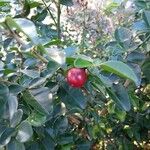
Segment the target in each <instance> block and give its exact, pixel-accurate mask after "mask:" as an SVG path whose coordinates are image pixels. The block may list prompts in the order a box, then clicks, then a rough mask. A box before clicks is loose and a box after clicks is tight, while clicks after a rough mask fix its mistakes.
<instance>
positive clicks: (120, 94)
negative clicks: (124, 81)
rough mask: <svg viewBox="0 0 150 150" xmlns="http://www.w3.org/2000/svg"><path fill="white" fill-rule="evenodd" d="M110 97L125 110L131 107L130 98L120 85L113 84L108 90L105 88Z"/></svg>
mask: <svg viewBox="0 0 150 150" xmlns="http://www.w3.org/2000/svg"><path fill="white" fill-rule="evenodd" d="M106 91H107V92H108V94H109V96H110V98H111V99H112V100H113V101H115V102H116V104H117V105H118V106H119V107H120V108H122V109H123V110H125V111H129V110H130V109H131V104H130V98H129V96H128V93H127V91H126V89H125V88H124V87H123V86H122V85H118V84H117V85H113V88H112V89H111V90H110V89H108V88H106Z"/></svg>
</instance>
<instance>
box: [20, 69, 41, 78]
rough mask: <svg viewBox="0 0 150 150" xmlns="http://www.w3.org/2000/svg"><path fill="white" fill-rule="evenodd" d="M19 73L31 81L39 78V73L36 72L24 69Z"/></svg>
mask: <svg viewBox="0 0 150 150" xmlns="http://www.w3.org/2000/svg"><path fill="white" fill-rule="evenodd" d="M20 71H21V72H22V73H24V74H25V75H27V76H29V77H31V78H33V79H35V78H38V77H40V73H39V71H36V70H29V69H24V70H20Z"/></svg>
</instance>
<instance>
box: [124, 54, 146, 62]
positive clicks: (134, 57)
mask: <svg viewBox="0 0 150 150" xmlns="http://www.w3.org/2000/svg"><path fill="white" fill-rule="evenodd" d="M145 58H146V56H145V55H144V54H143V53H140V52H138V51H133V52H131V53H130V54H128V56H127V58H126V59H127V60H128V61H129V62H133V63H139V62H142V61H143V60H144V59H145Z"/></svg>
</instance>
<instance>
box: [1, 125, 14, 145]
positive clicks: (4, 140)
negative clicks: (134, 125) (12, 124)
mask: <svg viewBox="0 0 150 150" xmlns="http://www.w3.org/2000/svg"><path fill="white" fill-rule="evenodd" d="M14 132H15V129H14V128H6V129H5V130H4V132H3V133H2V135H1V136H0V145H7V144H8V142H9V141H10V138H11V136H12V135H13V133H14Z"/></svg>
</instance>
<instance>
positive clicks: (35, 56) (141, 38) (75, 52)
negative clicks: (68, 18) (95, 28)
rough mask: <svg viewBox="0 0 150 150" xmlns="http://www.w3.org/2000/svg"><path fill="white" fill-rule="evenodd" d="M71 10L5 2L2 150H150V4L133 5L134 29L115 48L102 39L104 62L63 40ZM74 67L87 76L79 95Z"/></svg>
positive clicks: (0, 49)
mask: <svg viewBox="0 0 150 150" xmlns="http://www.w3.org/2000/svg"><path fill="white" fill-rule="evenodd" d="M49 4H52V5H54V6H53V7H54V8H51V5H49ZM71 6H73V2H72V1H71V0H58V1H53V2H49V1H44V0H42V1H38V0H24V1H17V0H16V1H9V0H8V1H5V0H1V1H0V32H1V37H0V38H1V41H0V42H1V45H0V149H2V150H4V149H7V150H25V149H26V150H32V149H34V150H54V149H56V150H71V149H77V150H84V149H85V150H88V149H92V150H98V149H119V150H130V149H131V150H132V149H149V148H150V145H149V142H150V141H149V139H150V76H149V75H150V54H149V52H150V51H149V42H150V2H149V0H134V5H133V6H134V12H133V19H132V21H131V20H130V24H128V21H124V22H123V23H121V24H120V26H118V27H117V28H116V30H115V33H114V36H113V38H112V39H111V40H110V42H107V41H108V39H110V36H109V37H107V36H106V35H105V37H104V39H106V42H105V40H103V42H102V43H99V44H100V46H101V47H102V49H101V51H98V52H97V53H99V54H101V55H102V54H104V56H102V57H103V59H99V58H98V57H97V58H96V59H94V58H92V56H91V57H89V56H85V55H83V53H82V52H83V49H82V50H80V48H83V47H84V46H83V45H82V44H83V43H82V42H81V43H79V44H76V42H75V41H73V40H72V39H71V38H70V37H67V36H64V35H63V32H65V29H64V28H63V26H62V25H61V21H60V17H61V9H62V7H71ZM110 6H111V5H110ZM112 6H114V3H113V4H112ZM116 7H118V5H116V4H115V8H116ZM120 7H121V6H120ZM113 8H114V7H113ZM113 8H112V7H107V8H106V9H105V11H104V12H106V15H110V13H112V11H113ZM118 9H119V8H118ZM106 10H107V11H106ZM46 17H50V18H51V20H52V23H49V24H45V23H43V20H44V19H45V18H46ZM83 38H84V36H83ZM83 40H84V39H83ZM86 49H88V47H86ZM94 50H95V49H94V48H93V49H89V51H90V52H94ZM73 67H76V68H84V69H85V70H86V72H87V74H88V80H87V82H86V84H84V86H83V87H81V88H74V87H71V86H70V85H69V84H68V83H67V81H66V74H67V71H68V69H70V68H73Z"/></svg>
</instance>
